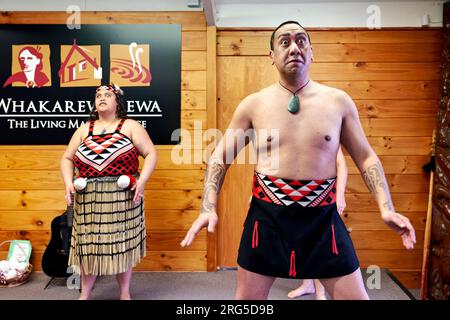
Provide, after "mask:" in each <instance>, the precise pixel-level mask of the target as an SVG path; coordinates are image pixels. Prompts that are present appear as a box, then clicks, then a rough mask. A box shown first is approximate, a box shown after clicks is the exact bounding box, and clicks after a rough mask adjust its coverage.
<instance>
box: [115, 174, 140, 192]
mask: <svg viewBox="0 0 450 320" xmlns="http://www.w3.org/2000/svg"><path fill="white" fill-rule="evenodd" d="M135 183H136V178H135V177H133V176H132V175H131V174H124V175H121V176H120V177H119V179H117V185H118V186H119V187H120V188H122V189H125V188H129V187H131V186H132V185H133V184H135Z"/></svg>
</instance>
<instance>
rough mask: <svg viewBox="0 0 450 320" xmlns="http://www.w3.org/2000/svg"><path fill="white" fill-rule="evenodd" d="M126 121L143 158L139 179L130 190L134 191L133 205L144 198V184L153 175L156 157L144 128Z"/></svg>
mask: <svg viewBox="0 0 450 320" xmlns="http://www.w3.org/2000/svg"><path fill="white" fill-rule="evenodd" d="M127 121H130V125H131V135H130V138H131V140H132V142H133V144H134V146H135V147H136V149H137V150H138V151H139V153H140V154H141V156H142V157H143V158H144V164H143V166H142V170H141V172H140V174H139V179H138V180H137V181H136V184H135V185H134V186H133V187H132V188H131V190H135V193H134V198H133V201H134V202H135V203H139V201H140V200H141V198H142V197H143V196H144V188H145V184H146V183H147V181H148V179H149V178H150V176H151V174H152V173H153V170H155V167H156V161H157V159H158V156H157V154H156V148H155V145H154V144H153V142H152V140H151V139H150V136H149V135H148V133H147V130H145V128H144V127H143V126H142V125H141V124H140V123H139V122H137V121H135V120H127Z"/></svg>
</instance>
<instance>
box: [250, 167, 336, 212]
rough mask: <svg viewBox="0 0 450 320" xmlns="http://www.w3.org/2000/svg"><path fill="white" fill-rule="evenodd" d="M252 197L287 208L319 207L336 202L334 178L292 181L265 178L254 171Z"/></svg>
mask: <svg viewBox="0 0 450 320" xmlns="http://www.w3.org/2000/svg"><path fill="white" fill-rule="evenodd" d="M253 196H254V197H255V198H258V199H260V200H263V201H266V202H269V203H273V204H277V205H281V206H289V205H291V204H293V203H298V204H299V205H301V206H302V207H321V206H327V205H329V204H332V203H335V202H336V178H332V179H321V180H293V179H282V178H277V177H272V176H266V175H263V174H261V173H258V172H256V171H255V173H254V176H253Z"/></svg>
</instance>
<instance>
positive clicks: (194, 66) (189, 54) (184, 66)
mask: <svg viewBox="0 0 450 320" xmlns="http://www.w3.org/2000/svg"><path fill="white" fill-rule="evenodd" d="M181 70H182V71H201V70H206V52H205V51H182V52H181Z"/></svg>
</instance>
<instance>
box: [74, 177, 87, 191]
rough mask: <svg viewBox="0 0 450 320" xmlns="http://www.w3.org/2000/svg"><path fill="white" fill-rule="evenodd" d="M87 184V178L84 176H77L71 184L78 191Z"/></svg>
mask: <svg viewBox="0 0 450 320" xmlns="http://www.w3.org/2000/svg"><path fill="white" fill-rule="evenodd" d="M86 185H87V179H86V178H78V179H76V180H75V181H74V182H73V186H74V187H75V189H77V190H78V191H81V190H83V189H84V188H86Z"/></svg>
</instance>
